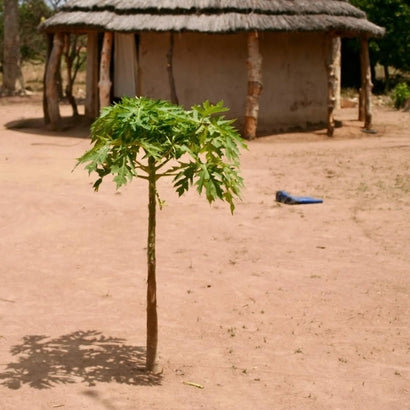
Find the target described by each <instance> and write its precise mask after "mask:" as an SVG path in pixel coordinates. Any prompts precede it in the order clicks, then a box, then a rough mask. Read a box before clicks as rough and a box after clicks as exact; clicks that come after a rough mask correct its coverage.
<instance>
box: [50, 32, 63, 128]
mask: <svg viewBox="0 0 410 410" xmlns="http://www.w3.org/2000/svg"><path fill="white" fill-rule="evenodd" d="M63 46H64V34H63V33H55V34H54V38H53V48H52V50H51V53H50V58H49V60H48V63H47V68H46V75H45V93H46V99H47V103H46V104H45V106H46V107H47V113H48V115H47V116H46V118H47V119H48V120H49V124H48V125H49V128H50V129H51V130H60V129H61V128H62V127H61V116H60V106H59V101H58V100H59V92H58V84H57V74H58V71H59V69H60V60H61V55H62V53H63Z"/></svg>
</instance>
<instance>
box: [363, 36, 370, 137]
mask: <svg viewBox="0 0 410 410" xmlns="http://www.w3.org/2000/svg"><path fill="white" fill-rule="evenodd" d="M360 45H361V54H360V62H361V72H362V87H361V100H362V110H363V111H362V115H363V118H362V120H364V128H365V129H366V130H370V129H371V127H372V88H373V84H372V75H371V70H370V57H369V39H368V38H367V37H362V38H361V39H360Z"/></svg>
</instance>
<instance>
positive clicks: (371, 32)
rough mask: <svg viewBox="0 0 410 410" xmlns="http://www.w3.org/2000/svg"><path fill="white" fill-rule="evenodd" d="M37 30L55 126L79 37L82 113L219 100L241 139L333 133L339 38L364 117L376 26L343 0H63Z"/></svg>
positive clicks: (49, 116)
mask: <svg viewBox="0 0 410 410" xmlns="http://www.w3.org/2000/svg"><path fill="white" fill-rule="evenodd" d="M40 29H41V30H42V31H43V32H45V33H47V35H48V38H49V43H50V45H51V47H50V52H49V55H48V60H47V65H46V72H45V76H44V77H45V88H44V90H45V91H44V92H45V95H44V102H45V104H44V107H45V108H44V111H45V112H44V114H45V120H46V122H47V123H48V124H49V126H50V127H51V128H58V127H59V124H60V109H59V103H58V90H57V84H56V78H57V76H56V70H58V66H59V60H60V59H61V55H62V50H63V46H64V42H65V40H66V38H67V36H69V35H70V34H85V35H87V39H88V40H87V75H86V103H85V115H86V117H88V118H90V119H93V118H96V117H97V116H98V113H99V110H100V108H101V107H103V106H106V105H109V104H111V103H112V102H113V101H116V100H117V99H119V98H121V97H122V96H146V97H151V98H161V99H168V100H171V101H173V102H175V103H179V104H181V105H182V106H184V107H186V108H189V107H191V106H192V105H194V104H199V103H201V102H203V101H205V100H209V101H211V102H217V101H220V100H223V101H224V102H225V104H226V105H227V106H228V107H230V112H229V116H230V117H232V118H236V119H237V121H238V122H237V125H238V126H239V127H241V129H242V130H243V134H244V136H245V137H246V138H249V139H251V138H255V137H256V136H260V135H264V134H269V133H274V132H277V131H284V130H288V129H291V128H296V127H298V128H300V129H306V128H308V127H310V126H314V125H322V126H323V127H327V129H328V134H329V135H333V130H334V107H335V100H336V94H337V87H336V84H337V79H336V77H337V75H336V74H337V61H338V58H339V57H340V55H339V53H340V38H341V37H358V38H359V39H360V42H361V49H362V52H361V64H362V88H361V96H362V98H361V101H362V104H361V113H362V119H363V120H364V126H365V127H366V128H370V126H371V121H372V113H371V102H370V95H371V89H372V82H371V75H370V65H369V53H368V39H369V37H372V36H381V35H383V32H384V30H383V29H382V28H381V27H378V26H376V25H375V24H372V23H371V22H369V21H368V20H367V18H366V15H365V13H364V12H362V11H361V10H359V9H357V8H355V7H353V6H352V5H351V4H350V3H349V2H348V1H345V0H155V1H154V0H71V1H68V2H67V3H65V4H64V5H63V6H62V7H61V9H60V10H59V11H58V12H57V13H56V14H55V15H54V16H52V17H51V18H49V19H47V20H45V21H44V22H43V23H42V24H41V26H40Z"/></svg>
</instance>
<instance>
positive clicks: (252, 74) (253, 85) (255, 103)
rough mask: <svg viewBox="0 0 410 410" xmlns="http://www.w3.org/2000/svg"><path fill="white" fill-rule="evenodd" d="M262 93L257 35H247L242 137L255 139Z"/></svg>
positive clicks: (252, 33) (251, 33)
mask: <svg viewBox="0 0 410 410" xmlns="http://www.w3.org/2000/svg"><path fill="white" fill-rule="evenodd" d="M261 92H262V55H261V54H260V51H259V34H258V33H257V32H250V33H248V95H247V97H246V111H245V127H244V137H245V138H246V139H249V140H251V139H254V138H256V129H257V126H258V114H259V95H260V93H261Z"/></svg>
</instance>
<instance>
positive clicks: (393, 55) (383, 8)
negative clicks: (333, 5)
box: [350, 0, 410, 88]
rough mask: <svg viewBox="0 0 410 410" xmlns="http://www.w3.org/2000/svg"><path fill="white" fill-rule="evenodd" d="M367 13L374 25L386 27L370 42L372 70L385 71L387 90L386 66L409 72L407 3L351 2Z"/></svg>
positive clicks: (392, 0)
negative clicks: (380, 36)
mask: <svg viewBox="0 0 410 410" xmlns="http://www.w3.org/2000/svg"><path fill="white" fill-rule="evenodd" d="M350 2H351V3H352V4H353V5H355V6H357V7H359V8H360V9H362V10H363V11H365V12H366V13H367V17H368V18H369V19H370V20H371V21H372V22H373V23H376V24H378V25H380V26H382V27H385V28H386V34H385V36H384V37H382V38H379V39H373V40H372V41H371V43H370V53H371V59H372V65H373V67H374V66H375V65H376V64H377V63H379V64H381V65H382V66H383V68H384V74H385V85H386V88H389V81H390V75H389V67H394V68H396V69H398V70H402V71H410V3H409V1H408V0H351V1H350Z"/></svg>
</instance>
